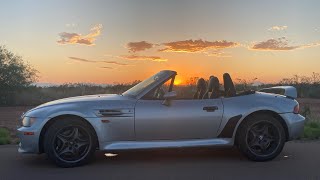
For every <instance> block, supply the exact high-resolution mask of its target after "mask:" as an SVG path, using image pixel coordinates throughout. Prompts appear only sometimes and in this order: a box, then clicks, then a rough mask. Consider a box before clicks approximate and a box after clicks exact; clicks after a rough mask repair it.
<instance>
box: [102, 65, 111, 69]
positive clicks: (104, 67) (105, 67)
mask: <svg viewBox="0 0 320 180" xmlns="http://www.w3.org/2000/svg"><path fill="white" fill-rule="evenodd" d="M100 68H102V69H113V67H107V66H103V67H100Z"/></svg>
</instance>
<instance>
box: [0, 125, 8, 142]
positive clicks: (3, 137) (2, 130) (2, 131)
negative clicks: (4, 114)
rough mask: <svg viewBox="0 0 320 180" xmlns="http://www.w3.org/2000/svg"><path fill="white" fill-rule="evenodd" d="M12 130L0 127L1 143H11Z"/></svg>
mask: <svg viewBox="0 0 320 180" xmlns="http://www.w3.org/2000/svg"><path fill="white" fill-rule="evenodd" d="M10 143H11V138H10V132H9V131H8V130H7V129H5V128H0V145H4V144H10Z"/></svg>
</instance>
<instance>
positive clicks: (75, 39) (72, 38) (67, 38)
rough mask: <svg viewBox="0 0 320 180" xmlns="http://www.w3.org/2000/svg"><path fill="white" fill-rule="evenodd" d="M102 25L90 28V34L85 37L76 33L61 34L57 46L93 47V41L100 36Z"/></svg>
mask: <svg viewBox="0 0 320 180" xmlns="http://www.w3.org/2000/svg"><path fill="white" fill-rule="evenodd" d="M101 30H102V24H98V25H96V26H94V27H93V28H91V30H90V31H91V32H90V33H89V34H87V35H81V34H78V33H68V32H62V33H60V34H59V36H60V40H58V41H57V42H58V43H59V44H83V45H88V46H91V45H94V41H95V40H96V38H97V37H98V36H99V35H100V34H101Z"/></svg>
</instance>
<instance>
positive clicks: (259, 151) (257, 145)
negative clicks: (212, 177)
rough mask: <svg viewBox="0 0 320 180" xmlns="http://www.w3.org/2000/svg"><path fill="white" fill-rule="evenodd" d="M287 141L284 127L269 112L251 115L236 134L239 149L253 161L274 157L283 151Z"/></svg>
mask: <svg viewBox="0 0 320 180" xmlns="http://www.w3.org/2000/svg"><path fill="white" fill-rule="evenodd" d="M267 131H268V133H266V132H267ZM285 141H286V135H285V130H284V127H283V126H282V124H281V123H280V122H279V120H277V119H276V118H274V117H273V116H271V115H268V114H257V115H254V116H252V117H249V118H248V119H246V120H245V121H244V122H243V123H242V124H241V125H240V127H239V129H238V131H237V134H236V143H237V145H238V148H239V150H240V151H241V152H242V153H243V154H244V155H245V156H246V157H247V158H248V159H250V160H253V161H268V160H272V159H274V158H275V157H277V156H278V155H279V154H280V152H281V151H282V149H283V147H284V144H285Z"/></svg>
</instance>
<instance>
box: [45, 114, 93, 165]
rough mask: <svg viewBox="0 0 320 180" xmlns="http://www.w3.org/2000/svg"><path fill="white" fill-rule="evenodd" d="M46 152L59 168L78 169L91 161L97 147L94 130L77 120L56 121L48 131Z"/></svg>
mask: <svg viewBox="0 0 320 180" xmlns="http://www.w3.org/2000/svg"><path fill="white" fill-rule="evenodd" d="M43 144H44V151H45V153H46V154H47V155H48V157H49V159H50V160H52V161H53V162H54V163H55V164H56V165H58V166H59V167H65V168H69V167H76V166H81V165H84V164H86V163H88V162H89V161H90V159H92V156H93V155H94V152H95V150H96V147H97V139H96V136H95V133H94V129H93V128H92V127H91V126H90V125H88V124H87V123H85V122H83V121H82V120H80V119H77V118H63V119H58V120H56V121H55V122H54V123H53V124H52V125H51V126H50V127H49V128H48V130H47V131H46V133H45V137H44V143H43Z"/></svg>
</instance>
